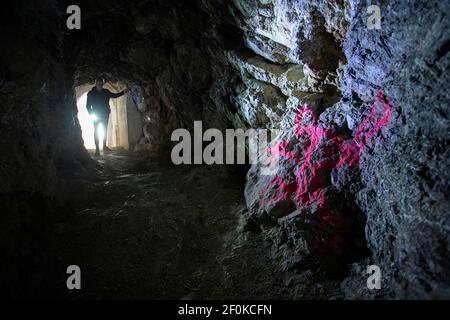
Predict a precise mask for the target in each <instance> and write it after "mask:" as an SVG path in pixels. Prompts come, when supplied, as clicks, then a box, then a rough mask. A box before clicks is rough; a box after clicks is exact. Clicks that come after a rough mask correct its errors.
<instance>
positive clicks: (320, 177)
mask: <svg viewBox="0 0 450 320" xmlns="http://www.w3.org/2000/svg"><path fill="white" fill-rule="evenodd" d="M377 101H378V102H379V103H380V104H381V106H382V110H381V111H380V110H378V106H377V103H376V102H377ZM391 114H392V106H391V104H390V103H389V102H388V101H387V100H386V99H385V98H384V97H383V93H382V92H381V91H379V92H378V94H377V96H376V101H375V102H374V103H373V104H372V106H371V108H370V112H369V114H368V115H367V116H366V117H365V118H364V119H363V121H362V122H361V123H360V125H359V126H358V128H357V129H356V134H355V137H354V138H353V139H352V140H347V141H345V140H344V138H343V137H341V136H339V135H337V134H336V133H335V132H333V131H332V130H331V129H326V128H322V127H319V125H318V116H317V115H316V114H315V113H314V112H313V110H311V109H310V108H308V107H307V106H302V107H301V109H300V111H299V113H298V115H297V118H296V125H295V135H296V136H297V137H298V138H302V137H306V138H307V142H306V149H305V151H304V152H303V154H300V153H299V152H294V151H290V150H288V149H287V146H288V141H281V142H280V143H278V144H277V145H275V147H274V148H272V149H270V150H269V152H270V153H271V154H272V155H274V156H280V157H283V158H284V159H285V160H293V161H295V162H297V163H298V162H301V163H302V164H301V166H300V167H299V168H298V169H297V171H296V173H295V181H289V179H287V178H285V177H283V176H281V175H277V176H276V177H275V178H274V179H272V181H271V182H269V184H268V185H267V186H266V187H265V188H263V189H262V190H261V192H260V199H261V200H260V203H261V204H262V205H266V206H268V205H273V204H276V203H277V202H279V201H283V200H286V199H288V198H290V199H292V200H293V201H294V202H295V203H296V205H297V206H301V207H307V206H310V205H313V204H316V205H317V206H318V208H319V213H318V221H319V225H320V227H319V228H318V229H317V230H316V232H317V233H318V234H317V235H316V238H317V239H321V238H322V236H321V234H323V233H324V232H325V231H324V230H325V229H326V228H330V229H333V230H334V231H335V233H336V234H332V235H331V236H328V237H327V238H328V240H329V241H331V242H333V243H332V244H330V243H328V244H327V245H325V244H324V243H322V240H321V241H318V242H317V243H316V244H317V246H318V248H319V249H320V248H321V249H323V250H325V251H327V250H328V251H330V250H331V249H333V250H335V249H336V250H337V247H338V246H339V245H338V244H337V243H335V242H339V243H341V242H342V238H343V235H342V234H341V233H343V232H345V230H344V229H345V226H346V223H344V222H345V217H344V215H342V214H339V213H334V214H333V215H331V214H330V210H329V207H330V205H329V203H327V201H326V188H327V187H329V186H331V177H330V174H331V170H332V169H334V168H340V167H342V166H344V165H346V166H348V167H356V166H359V161H360V158H361V155H362V153H363V152H364V149H365V148H366V146H367V144H368V143H369V142H370V141H371V140H372V139H373V138H374V137H375V136H376V135H377V134H378V133H379V132H380V131H381V129H383V128H384V127H386V126H387V125H388V124H389V122H390V120H391ZM304 120H306V122H307V123H306V124H304V123H303V122H304ZM316 152H320V154H319V156H320V159H319V160H318V161H317V162H316V163H313V161H312V157H313V155H315V154H316ZM268 191H275V192H273V193H272V194H273V195H271V196H270V197H269V199H267V197H266V196H267V194H268ZM269 194H270V193H269Z"/></svg>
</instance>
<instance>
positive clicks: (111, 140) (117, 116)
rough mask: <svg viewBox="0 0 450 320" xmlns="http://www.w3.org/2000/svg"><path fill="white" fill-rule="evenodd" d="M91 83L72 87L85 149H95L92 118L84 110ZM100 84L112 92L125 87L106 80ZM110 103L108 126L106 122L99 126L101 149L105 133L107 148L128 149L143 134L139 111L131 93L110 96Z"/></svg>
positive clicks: (91, 86)
mask: <svg viewBox="0 0 450 320" xmlns="http://www.w3.org/2000/svg"><path fill="white" fill-rule="evenodd" d="M93 86H94V84H93V83H92V84H85V85H82V86H78V87H76V89H75V93H76V101H77V109H78V122H79V123H80V127H81V135H82V138H83V142H84V147H85V148H86V150H88V151H89V150H94V149H95V142H94V123H93V118H92V116H91V115H89V113H88V111H87V109H86V101H87V94H88V92H89V91H90V90H91V89H92V88H93ZM103 87H104V88H105V89H108V90H109V91H111V92H114V93H115V92H120V91H122V90H124V89H125V88H126V86H125V85H124V84H121V83H109V82H107V83H105V84H104V86H103ZM109 105H110V107H111V113H110V115H109V121H108V124H107V127H106V124H103V126H102V125H101V126H100V127H99V142H100V143H99V145H100V150H101V148H102V141H103V137H104V135H105V132H106V134H107V137H106V145H107V146H108V147H109V148H111V149H126V150H128V149H130V146H133V145H135V144H136V142H137V141H138V140H139V139H140V138H141V137H142V135H143V126H142V116H141V113H140V112H139V111H138V109H137V106H136V105H135V103H134V101H133V99H132V98H131V96H130V94H126V95H123V96H121V97H119V98H115V99H110V101H109ZM105 127H106V128H105ZM105 129H107V130H105Z"/></svg>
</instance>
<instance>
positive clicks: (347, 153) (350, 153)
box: [336, 91, 392, 168]
mask: <svg viewBox="0 0 450 320" xmlns="http://www.w3.org/2000/svg"><path fill="white" fill-rule="evenodd" d="M377 101H378V102H380V104H381V105H382V106H383V110H382V111H381V113H380V112H379V111H378V109H377V105H376V103H373V104H372V106H371V108H370V113H369V115H368V116H367V117H365V118H364V120H363V121H362V122H361V124H360V125H359V127H358V128H357V130H356V135H355V138H354V139H353V140H351V141H349V142H345V143H344V144H343V145H342V147H341V158H340V159H339V162H338V163H337V166H336V167H337V168H339V167H341V166H343V165H347V166H349V167H354V166H357V165H359V159H360V158H361V154H362V152H363V151H364V149H365V147H366V146H367V144H368V143H369V142H370V140H371V139H372V138H373V137H374V136H375V135H376V134H378V132H380V131H381V129H382V128H384V127H385V126H387V125H388V123H389V121H390V120H391V114H392V106H391V104H390V103H389V102H388V101H387V100H386V99H384V97H383V93H382V92H381V91H379V92H378V94H377Z"/></svg>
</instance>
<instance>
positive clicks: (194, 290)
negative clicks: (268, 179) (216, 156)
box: [53, 151, 289, 299]
mask: <svg viewBox="0 0 450 320" xmlns="http://www.w3.org/2000/svg"><path fill="white" fill-rule="evenodd" d="M94 159H96V160H97V161H98V163H99V168H98V174H97V177H95V178H93V179H90V181H79V185H78V189H77V188H75V189H74V190H73V191H72V192H73V193H74V196H75V197H76V199H77V200H76V203H73V205H70V206H66V207H65V208H62V210H63V211H64V212H67V213H66V214H65V217H64V219H63V220H61V221H58V222H55V224H54V229H55V232H56V233H57V237H56V239H57V241H56V242H55V244H54V245H55V250H56V252H57V260H58V262H57V264H58V268H57V269H58V272H61V271H62V270H64V276H62V277H61V278H58V280H57V281H56V282H55V283H54V284H53V287H54V292H55V294H56V295H58V296H59V297H61V298H75V299H80V298H81V299H85V298H88V299H106V298H113V299H121V298H130V299H131V298H137V299H141V298H142V299H183V298H184V299H231V298H235V299H239V298H241V299H282V298H288V297H289V293H288V289H287V288H286V287H284V286H283V285H282V283H283V281H282V274H281V273H279V272H277V271H276V268H275V264H274V263H273V261H272V260H271V259H270V257H269V256H268V255H269V252H270V250H269V244H268V243H267V242H266V241H265V240H264V239H263V238H262V236H261V235H260V234H258V233H254V232H245V231H244V230H243V229H244V221H243V218H242V212H243V210H245V206H244V202H243V185H244V181H243V177H242V174H237V173H236V172H235V173H230V172H228V171H226V170H221V169H218V168H215V167H212V166H169V165H167V162H166V164H161V163H160V162H158V161H157V160H156V159H152V158H149V157H148V155H146V154H141V153H128V152H124V151H123V152H118V151H115V152H110V153H107V154H104V155H102V156H100V157H95V158H94ZM72 264H75V265H79V266H80V268H81V274H82V277H81V278H82V289H81V290H72V291H69V290H67V289H66V283H65V281H66V278H67V275H66V274H65V269H66V268H67V266H68V265H72ZM61 274H62V273H61Z"/></svg>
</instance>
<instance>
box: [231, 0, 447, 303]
mask: <svg viewBox="0 0 450 320" xmlns="http://www.w3.org/2000/svg"><path fill="white" fill-rule="evenodd" d="M370 4H375V3H370V2H367V1H333V2H332V4H330V2H329V1H308V2H302V1H283V0H279V1H239V0H236V1H234V5H235V6H234V7H233V8H232V12H233V14H234V16H235V18H236V21H237V24H238V26H239V27H240V28H241V29H242V30H243V31H244V34H245V44H246V46H247V48H248V49H249V50H246V51H242V52H235V51H229V52H227V53H226V57H227V59H228V61H229V63H230V64H231V66H232V67H233V68H234V69H235V70H236V72H237V74H238V75H239V76H240V78H241V80H242V82H241V83H239V85H238V86H237V89H236V91H237V94H236V95H235V99H234V101H235V103H236V106H237V108H238V110H239V112H238V113H239V115H240V118H241V119H242V121H243V122H244V123H245V124H246V125H247V126H251V127H263V128H264V127H268V128H281V129H283V133H282V134H281V135H280V136H279V137H278V138H277V140H276V142H275V143H274V148H275V152H274V153H273V154H274V155H278V156H279V157H280V161H281V162H280V165H281V167H280V171H279V172H278V173H277V175H276V176H275V177H271V176H269V177H268V176H262V175H261V174H260V173H259V169H260V168H259V167H258V166H253V167H252V169H251V170H250V172H249V174H248V182H247V185H246V198H247V204H248V207H249V219H251V220H253V221H256V222H257V223H258V224H260V225H262V226H263V230H264V232H265V233H266V234H267V235H268V236H269V238H271V239H272V240H273V243H274V256H275V257H276V258H277V259H278V260H279V261H280V266H281V267H282V268H283V269H284V270H286V271H289V272H292V273H294V274H297V275H298V274H301V273H304V272H306V271H310V270H313V271H314V272H316V271H319V273H321V272H322V271H323V272H324V274H325V275H327V276H331V277H335V276H337V277H343V276H344V275H345V274H346V272H348V271H346V269H347V268H346V267H345V266H346V265H347V264H348V263H349V262H351V261H361V260H363V259H364V258H365V257H367V258H366V259H365V260H363V261H362V262H360V263H358V264H355V265H354V266H353V269H352V270H353V271H352V275H351V276H350V277H348V278H347V279H346V280H345V281H344V282H343V284H342V290H343V291H344V292H345V293H346V294H347V295H348V296H349V297H353V298H361V297H373V296H375V294H373V293H372V292H370V291H369V290H367V288H365V281H366V277H367V275H366V268H367V266H368V265H370V264H377V265H378V266H380V268H381V270H382V272H383V290H381V291H378V292H377V293H376V296H378V297H397V298H398V297H408V298H418V297H420V298H425V297H428V298H430V297H434V298H436V297H440V298H443V297H448V292H449V285H450V281H449V276H448V272H447V271H446V270H448V266H449V263H450V260H449V258H448V249H449V244H450V242H449V233H448V212H449V210H448V209H449V203H448V200H447V199H446V198H447V197H446V194H447V191H448V181H449V180H448V174H447V173H446V171H447V170H445V167H446V166H447V165H448V160H447V159H448V157H447V156H446V155H447V153H448V150H447V149H448V148H447V147H446V146H448V135H447V134H446V128H448V124H449V123H448V108H447V106H446V104H447V102H446V101H448V93H447V92H448V90H446V89H445V87H444V86H445V83H446V82H447V81H448V75H447V74H446V72H445V69H446V68H447V67H448V61H449V59H448V41H449V32H448V21H449V20H448V15H447V13H448V9H449V5H448V3H445V2H439V3H437V2H425V1H423V2H422V1H418V2H415V3H414V4H412V3H407V2H404V1H384V2H382V3H379V4H378V5H379V6H380V9H381V14H382V26H381V29H380V30H378V29H374V30H370V29H368V28H367V19H368V17H369V14H368V13H367V8H368V6H369V5H370ZM366 247H367V248H368V249H369V250H370V251H367V249H366ZM330 259H331V261H330ZM339 265H340V267H339ZM298 279H299V281H298V285H301V284H300V281H302V277H301V276H298Z"/></svg>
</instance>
